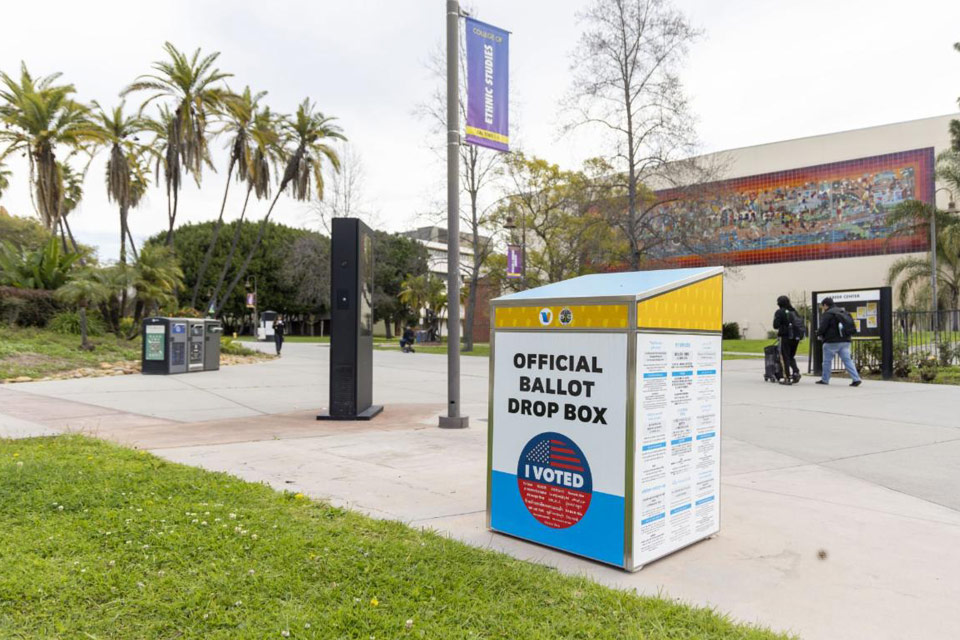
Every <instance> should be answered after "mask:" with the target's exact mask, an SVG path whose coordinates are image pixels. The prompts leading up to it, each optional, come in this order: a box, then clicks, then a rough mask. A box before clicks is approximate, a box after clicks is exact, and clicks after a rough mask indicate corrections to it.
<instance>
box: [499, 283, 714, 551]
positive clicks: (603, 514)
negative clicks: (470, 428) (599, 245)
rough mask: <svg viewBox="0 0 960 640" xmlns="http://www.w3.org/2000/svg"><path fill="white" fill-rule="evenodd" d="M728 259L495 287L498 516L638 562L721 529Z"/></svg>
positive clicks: (526, 529) (512, 527)
mask: <svg viewBox="0 0 960 640" xmlns="http://www.w3.org/2000/svg"><path fill="white" fill-rule="evenodd" d="M721 297H722V270H721V269H717V268H709V269H680V270H671V271H653V272H640V273H625V274H600V275H592V276H584V277H582V278H577V279H574V280H570V281H566V282H561V283H556V284H553V285H547V286H545V287H540V288H537V289H532V290H529V291H524V292H521V293H518V294H513V295H510V296H505V297H502V298H498V299H497V300H495V301H493V303H492V306H493V309H492V314H491V316H492V318H493V321H494V334H493V339H492V342H493V345H492V347H493V358H492V360H493V362H492V365H491V367H492V375H493V381H492V385H491V390H492V398H491V402H490V406H491V409H490V412H491V414H490V426H489V429H490V431H489V468H488V524H489V526H490V528H492V529H493V530H495V531H501V532H504V533H508V534H510V535H514V536H517V537H520V538H524V539H527V540H530V541H533V542H537V543H540V544H544V545H548V546H551V547H555V548H558V549H562V550H564V551H568V552H571V553H575V554H578V555H582V556H586V557H589V558H593V559H595V560H600V561H602V562H607V563H609V564H613V565H616V566H620V567H623V568H626V569H628V570H636V569H638V568H640V566H642V565H643V564H645V563H647V562H650V561H651V560H654V559H656V558H659V557H662V556H664V555H667V554H669V553H671V552H673V551H675V550H677V549H679V548H681V547H683V546H686V545H688V544H691V543H692V542H695V541H697V540H700V539H702V538H705V537H708V536H710V535H712V534H714V533H716V532H717V531H718V530H719V471H720V466H719V465H720V352H721V349H720V325H721V318H722V302H721Z"/></svg>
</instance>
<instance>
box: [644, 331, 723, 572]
mask: <svg viewBox="0 0 960 640" xmlns="http://www.w3.org/2000/svg"><path fill="white" fill-rule="evenodd" d="M720 357H721V343H720V336H719V335H715V336H714V335H676V334H646V333H641V334H639V335H638V336H637V376H636V379H637V391H636V398H637V408H636V415H637V426H636V429H637V430H636V450H635V453H634V454H635V456H636V462H635V465H634V469H635V471H634V496H635V510H634V525H633V536H634V542H633V558H634V563H635V564H637V565H643V564H646V563H648V562H650V561H651V560H655V559H657V558H659V557H661V556H664V555H666V554H668V553H671V552H673V551H676V550H677V549H680V548H682V547H685V546H687V545H689V544H692V543H693V542H696V541H697V540H702V539H703V538H705V537H707V536H710V535H712V534H714V533H716V532H717V531H719V529H720V506H719V505H720V501H719V498H718V496H719V491H720V486H719V484H720ZM637 497H638V498H639V499H637Z"/></svg>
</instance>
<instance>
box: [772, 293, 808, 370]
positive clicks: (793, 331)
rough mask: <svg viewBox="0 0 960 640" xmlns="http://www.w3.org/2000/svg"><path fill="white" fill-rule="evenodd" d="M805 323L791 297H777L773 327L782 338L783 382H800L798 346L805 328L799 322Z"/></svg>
mask: <svg viewBox="0 0 960 640" xmlns="http://www.w3.org/2000/svg"><path fill="white" fill-rule="evenodd" d="M798 320H799V324H800V325H802V324H803V319H802V317H801V316H800V314H799V313H797V310H796V309H794V308H793V305H792V304H790V298H788V297H787V296H780V297H779V298H777V311H776V313H774V314H773V328H774V329H776V331H777V337H778V338H780V361H781V363H782V364H783V383H784V384H793V383H796V382H800V367H798V366H797V346H799V344H800V340H802V339H803V330H802V329H799V330H798V329H797V322H796V321H798Z"/></svg>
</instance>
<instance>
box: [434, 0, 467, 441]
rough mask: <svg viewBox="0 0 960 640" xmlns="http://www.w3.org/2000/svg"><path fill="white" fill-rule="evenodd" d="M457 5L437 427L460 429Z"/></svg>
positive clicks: (450, 10) (451, 27) (455, 5)
mask: <svg viewBox="0 0 960 640" xmlns="http://www.w3.org/2000/svg"><path fill="white" fill-rule="evenodd" d="M459 64H460V2H459V0H447V415H446V416H440V427H441V428H444V429H462V428H464V427H466V426H468V424H469V418H467V417H466V416H461V415H460V80H459Z"/></svg>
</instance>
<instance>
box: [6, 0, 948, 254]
mask: <svg viewBox="0 0 960 640" xmlns="http://www.w3.org/2000/svg"><path fill="white" fill-rule="evenodd" d="M587 4H588V0H524V1H523V2H519V1H518V0H474V2H472V3H471V8H472V11H473V14H474V15H475V16H476V17H478V18H480V19H482V20H485V21H487V22H490V23H492V24H495V25H497V26H500V27H503V28H505V29H508V30H510V31H511V32H512V35H511V51H510V80H511V92H512V96H511V100H512V102H511V105H512V106H511V108H512V112H511V114H510V118H511V129H512V132H511V136H512V139H513V143H514V145H515V146H519V147H520V148H522V149H523V150H524V151H526V152H528V153H533V154H536V155H538V156H541V157H544V158H546V159H548V160H550V161H552V162H555V163H557V164H559V165H560V166H562V167H564V168H569V169H574V168H578V167H579V166H580V164H581V162H582V161H583V160H584V159H586V158H589V157H592V156H596V155H599V154H601V153H602V152H603V149H602V148H601V147H600V146H599V144H598V143H596V141H595V140H594V139H593V138H592V136H590V135H579V136H576V137H575V138H572V137H569V136H561V135H560V133H559V131H560V122H561V120H560V116H559V106H558V105H559V102H560V100H561V98H562V97H563V96H564V94H565V93H567V91H568V90H569V71H570V65H571V52H572V50H573V49H574V47H575V46H576V43H577V39H578V37H579V34H580V32H581V30H582V25H581V24H580V23H579V22H578V17H577V13H578V11H580V10H582V9H583V8H584V7H585V6H586V5H587ZM674 5H675V6H676V7H677V8H679V9H680V10H681V11H683V12H684V13H685V14H686V16H687V17H688V19H689V21H690V22H691V23H692V24H693V25H694V26H696V27H698V28H700V29H701V30H702V31H703V36H702V37H701V38H700V39H699V40H698V41H697V42H695V43H694V44H693V46H692V47H691V49H690V52H689V55H688V56H687V59H686V61H685V64H684V67H683V72H682V76H681V77H682V80H683V83H684V85H685V88H686V92H687V95H688V96H689V98H690V103H691V106H692V110H693V112H694V114H695V116H696V118H697V134H698V138H699V140H700V147H701V149H702V150H703V151H704V152H709V151H719V150H723V149H730V148H737V147H743V146H749V145H753V144H760V143H764V142H774V141H778V140H786V139H791V138H797V137H803V136H809V135H816V134H823V133H831V132H835V131H843V130H848V129H856V128H861V127H866V126H872V125H879V124H886V123H892V122H900V121H904V120H912V119H916V118H923V117H929V116H936V115H943V114H947V113H953V112H956V111H958V106H957V99H958V97H960V53H957V52H956V51H954V50H953V48H952V43H954V42H956V41H960V2H949V1H947V0H914V1H913V2H909V3H904V2H890V1H885V0H872V1H868V0H805V1H804V2H802V3H797V2H789V3H788V2H782V1H773V0H723V1H722V2H717V1H716V0H675V1H674ZM444 19H445V1H444V0H405V1H402V2H397V1H396V0H394V1H392V2H388V1H386V0H354V1H353V2H344V1H337V2H333V1H331V0H312V1H310V0H307V1H299V0H298V1H293V0H290V1H284V0H277V1H275V2H271V3H263V2H250V1H247V0H232V1H231V2H230V3H224V2H214V1H213V0H190V1H186V2H181V1H176V0H167V1H166V2H164V3H141V2H130V1H129V0H127V1H125V2H114V1H106V0H103V1H99V0H87V1H86V2H76V1H75V0H71V1H60V0H51V1H47V2H30V3H24V2H20V3H13V4H11V5H10V6H5V7H4V11H3V33H2V37H0V70H3V71H5V72H6V73H8V74H11V75H14V74H17V73H19V66H20V62H21V60H22V61H24V62H26V64H27V66H28V68H29V69H30V71H31V72H32V73H33V74H34V75H46V74H49V73H53V72H62V73H63V80H64V81H66V82H70V83H73V84H74V85H75V86H76V88H77V95H76V97H77V98H78V99H80V100H84V101H89V100H94V99H95V100H97V101H98V102H100V103H101V104H103V105H104V106H112V105H114V104H117V103H118V102H119V101H120V100H121V98H120V97H119V95H118V94H119V92H120V90H121V89H122V88H123V87H124V86H125V85H127V84H128V83H129V82H131V81H132V80H133V79H134V78H136V77H137V76H138V75H140V74H143V73H147V72H149V70H150V64H151V63H152V62H153V61H155V60H158V59H161V58H162V57H163V51H162V49H161V47H162V45H163V42H164V41H166V40H169V41H171V42H172V43H173V44H174V45H175V46H177V47H178V48H180V49H181V50H189V51H193V50H194V49H195V48H197V47H200V48H202V50H203V51H204V52H212V51H219V52H220V58H219V59H218V61H217V65H218V66H219V67H220V69H221V70H223V71H227V72H230V73H233V74H234V77H233V78H230V79H229V81H228V82H229V84H230V86H231V88H233V89H235V90H240V89H242V88H243V87H244V86H245V85H250V86H251V88H253V89H254V90H265V91H268V92H269V93H268V95H267V97H266V98H265V103H266V104H268V105H270V107H271V108H272V109H273V110H274V111H279V112H283V113H291V112H293V111H294V110H295V109H296V106H297V104H298V103H299V102H300V101H301V100H303V98H305V97H308V96H309V97H310V98H311V99H312V100H313V101H315V102H316V103H317V105H318V107H319V109H320V110H321V111H323V112H324V113H325V114H327V115H331V116H336V117H337V118H338V119H339V124H340V125H341V126H342V128H343V130H344V133H345V134H346V135H347V137H348V138H349V140H350V145H351V147H352V150H353V152H354V153H355V154H356V155H358V156H359V157H360V158H361V161H362V166H363V174H364V189H363V194H364V200H365V202H366V206H367V208H368V209H369V210H370V211H371V212H372V213H373V220H374V221H375V223H376V225H377V226H379V227H380V228H383V229H386V230H391V231H396V230H403V229H408V228H413V227H416V226H420V225H423V224H430V223H431V222H433V221H435V220H437V218H436V216H437V208H438V205H437V203H438V202H442V199H443V197H444V193H445V190H444V179H445V166H444V163H443V162H442V159H441V158H440V157H439V156H438V155H437V153H436V151H435V149H436V148H437V147H442V145H443V143H444V139H443V134H442V133H440V134H437V133H435V132H434V130H433V127H431V125H430V123H429V122H427V121H425V120H423V119H421V118H419V117H418V116H417V115H416V111H417V105H418V104H421V103H423V102H426V101H428V100H429V99H430V96H431V94H432V92H433V91H434V90H435V88H436V86H437V82H438V79H437V78H436V77H435V76H434V75H433V74H432V73H431V71H430V70H429V68H428V62H429V60H430V58H431V55H432V54H434V53H435V52H436V51H437V50H438V48H439V47H440V46H441V44H442V42H443V36H444ZM140 100H141V98H139V97H138V96H131V97H129V98H128V106H129V107H133V108H136V107H137V106H139V103H140ZM223 144H224V143H223V140H215V141H214V142H213V143H212V148H213V149H214V150H215V162H216V164H217V168H218V170H219V171H220V173H212V172H207V173H205V174H204V176H203V184H202V189H198V188H196V187H195V186H194V185H193V183H192V182H191V181H189V180H188V181H187V182H186V184H185V187H184V190H183V192H182V194H181V197H180V214H179V216H178V223H179V222H196V221H201V220H210V219H214V218H215V217H216V216H217V213H218V211H219V206H220V199H221V197H222V195H223V188H224V180H225V176H224V174H225V171H226V162H225V158H226V155H225V153H224V152H223V149H222V147H223ZM104 155H105V154H101V155H99V156H97V157H95V158H94V159H93V161H92V162H91V163H90V165H89V169H88V173H87V179H86V183H85V196H84V199H83V201H82V203H81V205H80V207H79V209H78V210H77V211H76V212H74V213H73V214H71V217H70V219H71V224H72V226H73V229H74V232H75V233H76V235H77V236H78V240H79V241H81V242H84V243H87V244H92V245H96V246H98V247H99V251H100V257H101V258H102V259H105V260H110V259H116V257H117V254H118V251H119V216H118V213H117V209H116V207H115V206H114V205H112V204H111V203H109V202H108V201H107V198H106V192H105V188H104V179H103V173H104V162H105V160H104V158H103V156H104ZM9 168H10V169H11V170H12V171H13V173H14V175H13V177H12V180H13V183H14V184H13V186H12V188H11V189H10V190H9V192H8V193H6V194H4V196H3V198H2V199H0V205H3V206H4V207H6V208H7V209H8V210H9V211H10V212H11V213H14V214H19V215H33V206H32V204H31V201H30V195H29V190H28V188H27V173H26V164H25V161H23V160H22V159H18V158H14V159H13V160H12V161H11V162H10V163H9ZM241 191H242V190H241V189H234V190H233V194H232V196H231V198H230V199H229V200H228V204H227V209H226V216H225V217H226V219H228V220H231V219H234V218H236V217H237V216H238V215H239V210H240V206H241V204H242V200H241V199H242V193H241ZM265 210H266V203H262V204H258V205H253V204H252V205H251V207H250V210H249V214H250V215H252V216H253V217H254V218H258V217H259V216H261V215H262V214H263V213H264V212H265ZM274 218H275V219H276V220H277V221H278V222H283V223H285V224H290V225H294V226H305V227H311V228H320V227H319V222H318V219H317V216H316V214H315V213H314V212H313V211H312V210H311V208H310V207H309V206H308V205H306V204H304V203H298V202H294V201H292V200H290V199H287V198H281V200H280V201H279V203H278V205H277V208H276V210H275V212H274ZM130 224H131V227H132V230H133V233H134V235H135V236H136V237H137V239H138V244H139V243H140V242H142V240H143V238H145V237H147V236H149V235H151V234H154V233H156V232H158V231H161V230H164V229H165V228H166V200H165V196H164V195H163V193H162V191H161V190H159V189H156V188H154V189H152V190H151V191H150V193H149V195H148V197H147V199H146V201H145V202H144V203H143V204H142V205H141V206H140V207H139V209H137V210H136V211H135V212H133V213H132V214H131V219H130Z"/></svg>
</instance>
